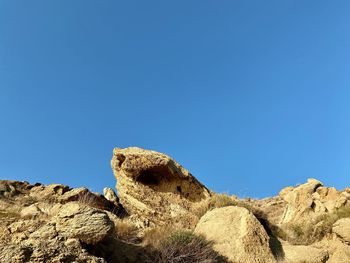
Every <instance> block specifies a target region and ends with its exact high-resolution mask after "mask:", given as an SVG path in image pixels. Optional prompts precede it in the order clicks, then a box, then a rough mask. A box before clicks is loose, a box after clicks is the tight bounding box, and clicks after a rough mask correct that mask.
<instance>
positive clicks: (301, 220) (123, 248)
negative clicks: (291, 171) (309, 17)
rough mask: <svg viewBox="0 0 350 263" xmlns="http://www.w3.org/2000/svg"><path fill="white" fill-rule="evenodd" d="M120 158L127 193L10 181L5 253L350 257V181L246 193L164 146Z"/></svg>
mask: <svg viewBox="0 0 350 263" xmlns="http://www.w3.org/2000/svg"><path fill="white" fill-rule="evenodd" d="M111 165H112V170H113V172H114V175H115V177H116V179H117V185H116V188H117V192H118V195H119V196H116V194H115V192H114V191H113V189H110V188H105V189H103V195H101V194H99V193H92V192H90V191H89V190H88V189H86V188H76V189H72V188H70V187H68V186H65V185H60V184H53V185H47V186H44V185H42V184H39V183H37V184H34V185H31V184H29V183H27V182H18V181H0V262H5V263H7V262H161V263H166V262H174V263H177V262H178V263H184V262H204V263H210V262H233V263H270V262H274V263H277V262H285V263H288V262H289V263H303V262H307V263H326V262H327V263H349V262H350V245H349V244H350V189H349V188H348V189H345V190H343V191H338V190H336V189H335V188H329V187H325V186H323V184H322V183H321V182H319V181H317V180H315V179H309V180H308V182H306V183H305V184H302V185H298V186H295V187H287V188H284V189H283V190H282V191H281V192H280V194H279V195H278V196H276V197H271V198H266V199H262V200H255V199H239V198H237V197H236V196H228V195H225V194H218V193H214V192H212V191H210V190H209V189H207V188H206V187H205V186H204V185H203V184H201V183H200V182H199V181H198V180H197V179H196V178H195V177H194V176H193V175H192V174H191V173H190V172H189V171H187V170H186V169H185V168H184V167H182V166H181V165H180V164H178V163H177V162H176V161H175V160H174V159H172V158H170V157H169V156H167V155H165V154H162V153H158V152H154V151H148V150H143V149H140V148H126V149H119V148H116V149H114V151H113V157H112V161H111Z"/></svg>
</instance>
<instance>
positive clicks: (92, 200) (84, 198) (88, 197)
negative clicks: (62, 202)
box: [77, 192, 100, 208]
mask: <svg viewBox="0 0 350 263" xmlns="http://www.w3.org/2000/svg"><path fill="white" fill-rule="evenodd" d="M77 202H79V203H82V204H85V205H87V206H91V207H94V208H100V207H99V206H98V205H97V197H96V196H95V195H94V194H93V193H90V192H85V193H83V194H80V195H79V196H78V199H77Z"/></svg>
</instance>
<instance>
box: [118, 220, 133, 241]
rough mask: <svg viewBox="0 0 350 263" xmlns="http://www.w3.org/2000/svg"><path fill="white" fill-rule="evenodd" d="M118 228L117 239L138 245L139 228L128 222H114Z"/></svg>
mask: <svg viewBox="0 0 350 263" xmlns="http://www.w3.org/2000/svg"><path fill="white" fill-rule="evenodd" d="M114 224H115V227H116V237H117V238H118V239H119V240H121V241H124V242H126V243H132V244H135V243H138V242H139V238H138V236H137V227H136V226H135V225H134V224H133V223H131V222H130V221H128V220H118V221H115V222H114Z"/></svg>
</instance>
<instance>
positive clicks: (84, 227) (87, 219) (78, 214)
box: [55, 202, 114, 244]
mask: <svg viewBox="0 0 350 263" xmlns="http://www.w3.org/2000/svg"><path fill="white" fill-rule="evenodd" d="M55 223H56V231H57V232H59V233H60V234H61V235H62V236H65V237H66V238H77V239H79V240H80V241H81V242H83V243H85V244H97V243H99V242H101V241H102V240H103V239H105V238H106V237H107V236H108V235H109V234H110V233H111V232H112V231H113V230H114V225H113V223H112V221H111V220H110V219H109V217H108V215H107V214H106V213H105V212H103V211H101V210H98V209H95V208H92V207H89V206H87V205H83V204H79V203H78V202H71V203H68V204H65V205H63V206H62V207H61V209H60V211H59V212H58V214H57V216H56V217H55Z"/></svg>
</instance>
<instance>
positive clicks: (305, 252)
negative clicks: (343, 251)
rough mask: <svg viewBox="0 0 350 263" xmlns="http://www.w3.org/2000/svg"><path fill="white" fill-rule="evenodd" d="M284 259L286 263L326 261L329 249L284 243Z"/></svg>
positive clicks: (318, 262)
mask: <svg viewBox="0 0 350 263" xmlns="http://www.w3.org/2000/svg"><path fill="white" fill-rule="evenodd" d="M283 252H284V261H282V262H286V263H325V262H327V260H328V258H329V255H328V252H327V250H325V249H320V248H315V247H312V246H293V245H290V244H288V243H286V242H284V243H283Z"/></svg>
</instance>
